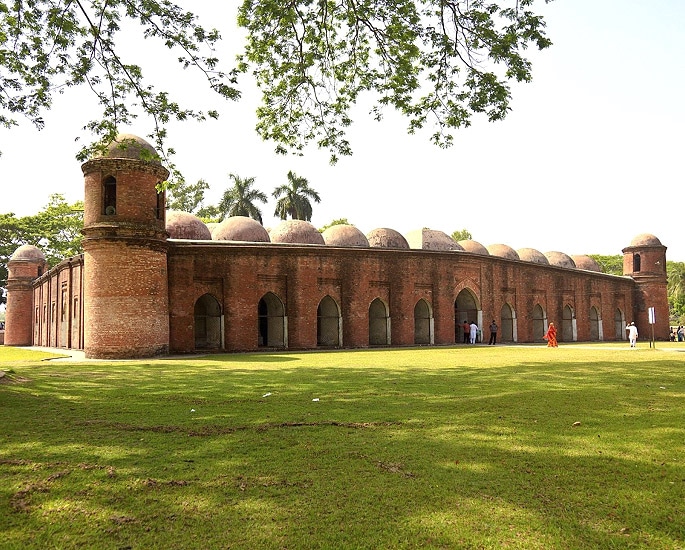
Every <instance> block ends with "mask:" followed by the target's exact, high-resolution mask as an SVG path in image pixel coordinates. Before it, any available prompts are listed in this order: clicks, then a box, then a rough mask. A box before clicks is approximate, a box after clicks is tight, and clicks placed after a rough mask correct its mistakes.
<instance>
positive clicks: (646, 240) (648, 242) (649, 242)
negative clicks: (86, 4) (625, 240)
mask: <svg viewBox="0 0 685 550" xmlns="http://www.w3.org/2000/svg"><path fill="white" fill-rule="evenodd" d="M630 246H663V245H662V244H661V241H660V240H659V239H657V238H656V237H655V236H654V235H652V234H651V233H641V234H640V235H638V236H637V237H635V238H634V239H633V240H632V241H630Z"/></svg>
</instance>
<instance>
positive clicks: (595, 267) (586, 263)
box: [571, 254, 602, 273]
mask: <svg viewBox="0 0 685 550" xmlns="http://www.w3.org/2000/svg"><path fill="white" fill-rule="evenodd" d="M571 259H572V260H573V263H575V264H576V267H577V268H578V269H584V270H585V271H596V272H598V273H601V272H602V268H601V267H599V264H598V263H597V262H596V261H595V260H594V259H593V258H591V257H590V256H587V255H586V254H575V255H573V256H571Z"/></svg>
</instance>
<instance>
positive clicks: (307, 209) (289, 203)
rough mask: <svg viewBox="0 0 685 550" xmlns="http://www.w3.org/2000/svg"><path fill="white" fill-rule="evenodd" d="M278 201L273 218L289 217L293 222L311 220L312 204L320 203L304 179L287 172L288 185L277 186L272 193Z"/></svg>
mask: <svg viewBox="0 0 685 550" xmlns="http://www.w3.org/2000/svg"><path fill="white" fill-rule="evenodd" d="M272 195H273V197H274V198H276V199H278V201H277V202H276V211H275V212H274V216H277V217H279V218H280V219H282V220H285V219H287V218H288V216H290V218H291V219H293V220H305V221H310V220H311V219H312V203H311V201H310V200H309V199H312V200H313V201H314V202H321V197H320V196H319V194H318V193H317V192H316V191H315V190H314V189H312V188H311V187H309V182H308V181H307V179H306V178H303V177H300V176H298V175H297V174H295V172H293V171H292V170H290V171H289V172H288V183H287V184H284V185H279V186H278V187H276V189H274V192H273V193H272Z"/></svg>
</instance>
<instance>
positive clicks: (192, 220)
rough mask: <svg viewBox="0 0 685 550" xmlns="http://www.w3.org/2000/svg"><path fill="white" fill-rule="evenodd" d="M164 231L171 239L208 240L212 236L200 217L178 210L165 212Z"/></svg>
mask: <svg viewBox="0 0 685 550" xmlns="http://www.w3.org/2000/svg"><path fill="white" fill-rule="evenodd" d="M166 231H167V233H169V238H171V239H187V240H197V241H208V240H210V239H211V238H212V234H211V233H210V231H209V228H208V227H207V226H206V225H205V224H204V222H203V221H202V220H201V219H200V218H198V217H197V216H195V215H193V214H189V213H188V212H181V211H179V210H169V211H168V212H167V213H166Z"/></svg>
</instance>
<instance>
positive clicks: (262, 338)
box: [257, 292, 288, 348]
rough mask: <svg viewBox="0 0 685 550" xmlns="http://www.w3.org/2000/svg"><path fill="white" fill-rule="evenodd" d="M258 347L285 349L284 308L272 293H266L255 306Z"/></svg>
mask: <svg viewBox="0 0 685 550" xmlns="http://www.w3.org/2000/svg"><path fill="white" fill-rule="evenodd" d="M257 316H258V320H257V322H258V326H257V330H258V345H259V346H261V347H270V348H286V347H288V345H287V329H286V318H285V307H284V306H283V302H281V299H280V298H279V297H278V296H276V295H275V294H274V293H273V292H267V293H266V294H265V295H264V296H262V298H261V300H259V304H258V305H257Z"/></svg>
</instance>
